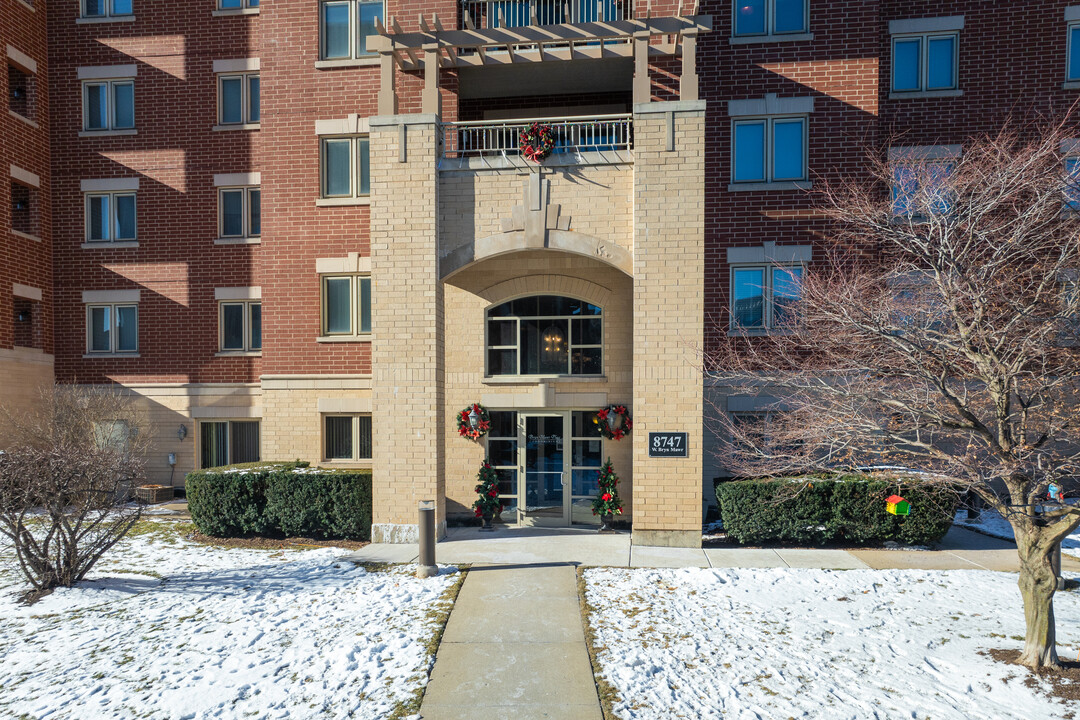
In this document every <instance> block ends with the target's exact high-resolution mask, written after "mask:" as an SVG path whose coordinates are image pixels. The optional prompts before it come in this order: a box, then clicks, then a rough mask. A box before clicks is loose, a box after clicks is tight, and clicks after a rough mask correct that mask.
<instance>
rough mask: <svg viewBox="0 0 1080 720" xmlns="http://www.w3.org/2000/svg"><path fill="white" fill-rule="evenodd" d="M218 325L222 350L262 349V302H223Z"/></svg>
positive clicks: (246, 350) (253, 350) (250, 350)
mask: <svg viewBox="0 0 1080 720" xmlns="http://www.w3.org/2000/svg"><path fill="white" fill-rule="evenodd" d="M218 326H219V327H220V328H221V342H220V346H221V351H222V352H255V351H259V350H262V302H259V301H255V302H247V301H237V302H223V303H221V305H220V317H219V318H218Z"/></svg>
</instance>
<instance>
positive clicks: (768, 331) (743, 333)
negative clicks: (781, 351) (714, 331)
mask: <svg viewBox="0 0 1080 720" xmlns="http://www.w3.org/2000/svg"><path fill="white" fill-rule="evenodd" d="M727 334H728V337H767V336H769V335H790V334H791V331H790V330H778V329H776V328H765V327H753V328H731V329H730V330H728V333H727Z"/></svg>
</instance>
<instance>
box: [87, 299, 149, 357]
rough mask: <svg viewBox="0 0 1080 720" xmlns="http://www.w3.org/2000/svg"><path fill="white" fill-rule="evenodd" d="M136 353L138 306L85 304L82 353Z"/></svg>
mask: <svg viewBox="0 0 1080 720" xmlns="http://www.w3.org/2000/svg"><path fill="white" fill-rule="evenodd" d="M138 350H139V309H138V305H120V304H108V305H87V307H86V351H87V352H88V353H102V354H115V353H134V352H138Z"/></svg>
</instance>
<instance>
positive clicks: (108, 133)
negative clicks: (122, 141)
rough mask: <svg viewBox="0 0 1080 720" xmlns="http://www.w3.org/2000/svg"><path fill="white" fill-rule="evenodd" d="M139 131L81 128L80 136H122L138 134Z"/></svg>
mask: <svg viewBox="0 0 1080 720" xmlns="http://www.w3.org/2000/svg"><path fill="white" fill-rule="evenodd" d="M138 134H139V131H138V130H135V129H131V130H80V131H79V137H120V136H122V135H138Z"/></svg>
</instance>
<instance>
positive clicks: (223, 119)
mask: <svg viewBox="0 0 1080 720" xmlns="http://www.w3.org/2000/svg"><path fill="white" fill-rule="evenodd" d="M259 117H260V116H259V73H258V72H247V73H231V74H228V75H218V124H220V125H253V124H256V123H258V122H259Z"/></svg>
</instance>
